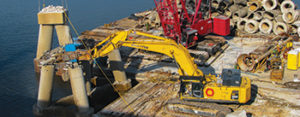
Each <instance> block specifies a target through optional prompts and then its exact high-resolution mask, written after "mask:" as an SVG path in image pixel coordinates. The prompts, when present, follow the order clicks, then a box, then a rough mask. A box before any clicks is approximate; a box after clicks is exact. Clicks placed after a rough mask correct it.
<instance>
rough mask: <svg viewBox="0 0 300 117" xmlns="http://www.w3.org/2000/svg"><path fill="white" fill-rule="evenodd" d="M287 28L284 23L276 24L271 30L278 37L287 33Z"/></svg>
mask: <svg viewBox="0 0 300 117" xmlns="http://www.w3.org/2000/svg"><path fill="white" fill-rule="evenodd" d="M287 31H288V26H287V25H286V24H285V23H284V22H276V23H275V25H274V28H273V32H274V33H275V34H276V35H280V34H282V33H287Z"/></svg>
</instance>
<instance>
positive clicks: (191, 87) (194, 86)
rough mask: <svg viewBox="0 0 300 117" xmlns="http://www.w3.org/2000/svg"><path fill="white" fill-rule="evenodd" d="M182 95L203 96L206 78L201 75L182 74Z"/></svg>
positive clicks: (180, 92)
mask: <svg viewBox="0 0 300 117" xmlns="http://www.w3.org/2000/svg"><path fill="white" fill-rule="evenodd" d="M179 79H180V83H181V84H180V91H179V94H180V95H181V96H184V97H185V96H187V97H199V98H203V96H204V94H203V88H204V86H205V84H204V78H203V77H200V76H180V78H179Z"/></svg>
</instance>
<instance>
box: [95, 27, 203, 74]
mask: <svg viewBox="0 0 300 117" xmlns="http://www.w3.org/2000/svg"><path fill="white" fill-rule="evenodd" d="M132 34H134V36H135V37H136V36H143V37H146V38H142V39H140V38H133V37H131V35H132ZM122 46H126V47H131V48H137V49H142V50H147V51H152V52H157V53H161V54H164V55H167V56H169V57H170V58H173V59H174V60H175V61H176V63H177V65H179V66H178V67H179V68H178V71H179V74H180V75H183V76H203V73H202V71H200V70H199V69H198V68H197V65H196V64H195V63H194V58H193V57H191V56H190V54H189V52H188V50H187V49H186V48H185V47H184V46H182V45H180V44H177V43H176V42H175V41H173V40H171V39H167V38H163V37H158V36H153V35H150V34H147V33H142V32H138V31H132V30H130V31H121V32H118V33H115V34H113V35H111V36H109V37H107V38H106V39H105V40H104V41H102V42H100V43H98V44H97V45H96V46H95V47H94V48H93V49H92V50H91V55H92V56H93V58H98V57H103V56H107V54H108V53H110V52H111V51H113V50H114V49H117V48H120V47H122Z"/></svg>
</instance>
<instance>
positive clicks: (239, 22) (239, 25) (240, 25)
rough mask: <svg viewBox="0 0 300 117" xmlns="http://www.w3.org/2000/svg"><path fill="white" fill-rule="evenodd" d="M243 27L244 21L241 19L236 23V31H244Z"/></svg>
mask: <svg viewBox="0 0 300 117" xmlns="http://www.w3.org/2000/svg"><path fill="white" fill-rule="evenodd" d="M245 25H246V20H245V19H241V20H240V21H238V22H237V29H238V30H245Z"/></svg>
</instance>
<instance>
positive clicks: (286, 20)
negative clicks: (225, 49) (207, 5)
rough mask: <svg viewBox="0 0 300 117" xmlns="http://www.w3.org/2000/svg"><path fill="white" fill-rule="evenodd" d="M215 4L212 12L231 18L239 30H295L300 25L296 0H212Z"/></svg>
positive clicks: (269, 31) (265, 32) (276, 32)
mask: <svg viewBox="0 0 300 117" xmlns="http://www.w3.org/2000/svg"><path fill="white" fill-rule="evenodd" d="M212 5H213V7H214V8H213V9H212V16H213V17H215V16H218V15H225V16H227V17H229V18H231V20H230V26H231V27H235V28H237V29H238V31H241V33H239V34H242V33H243V34H247V33H248V34H256V33H258V34H260V33H261V34H271V35H279V34H281V33H289V34H294V33H297V32H298V28H299V27H300V10H296V5H295V3H294V2H293V1H292V0H212ZM295 22H298V23H297V24H298V25H295V24H294V23H295Z"/></svg>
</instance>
